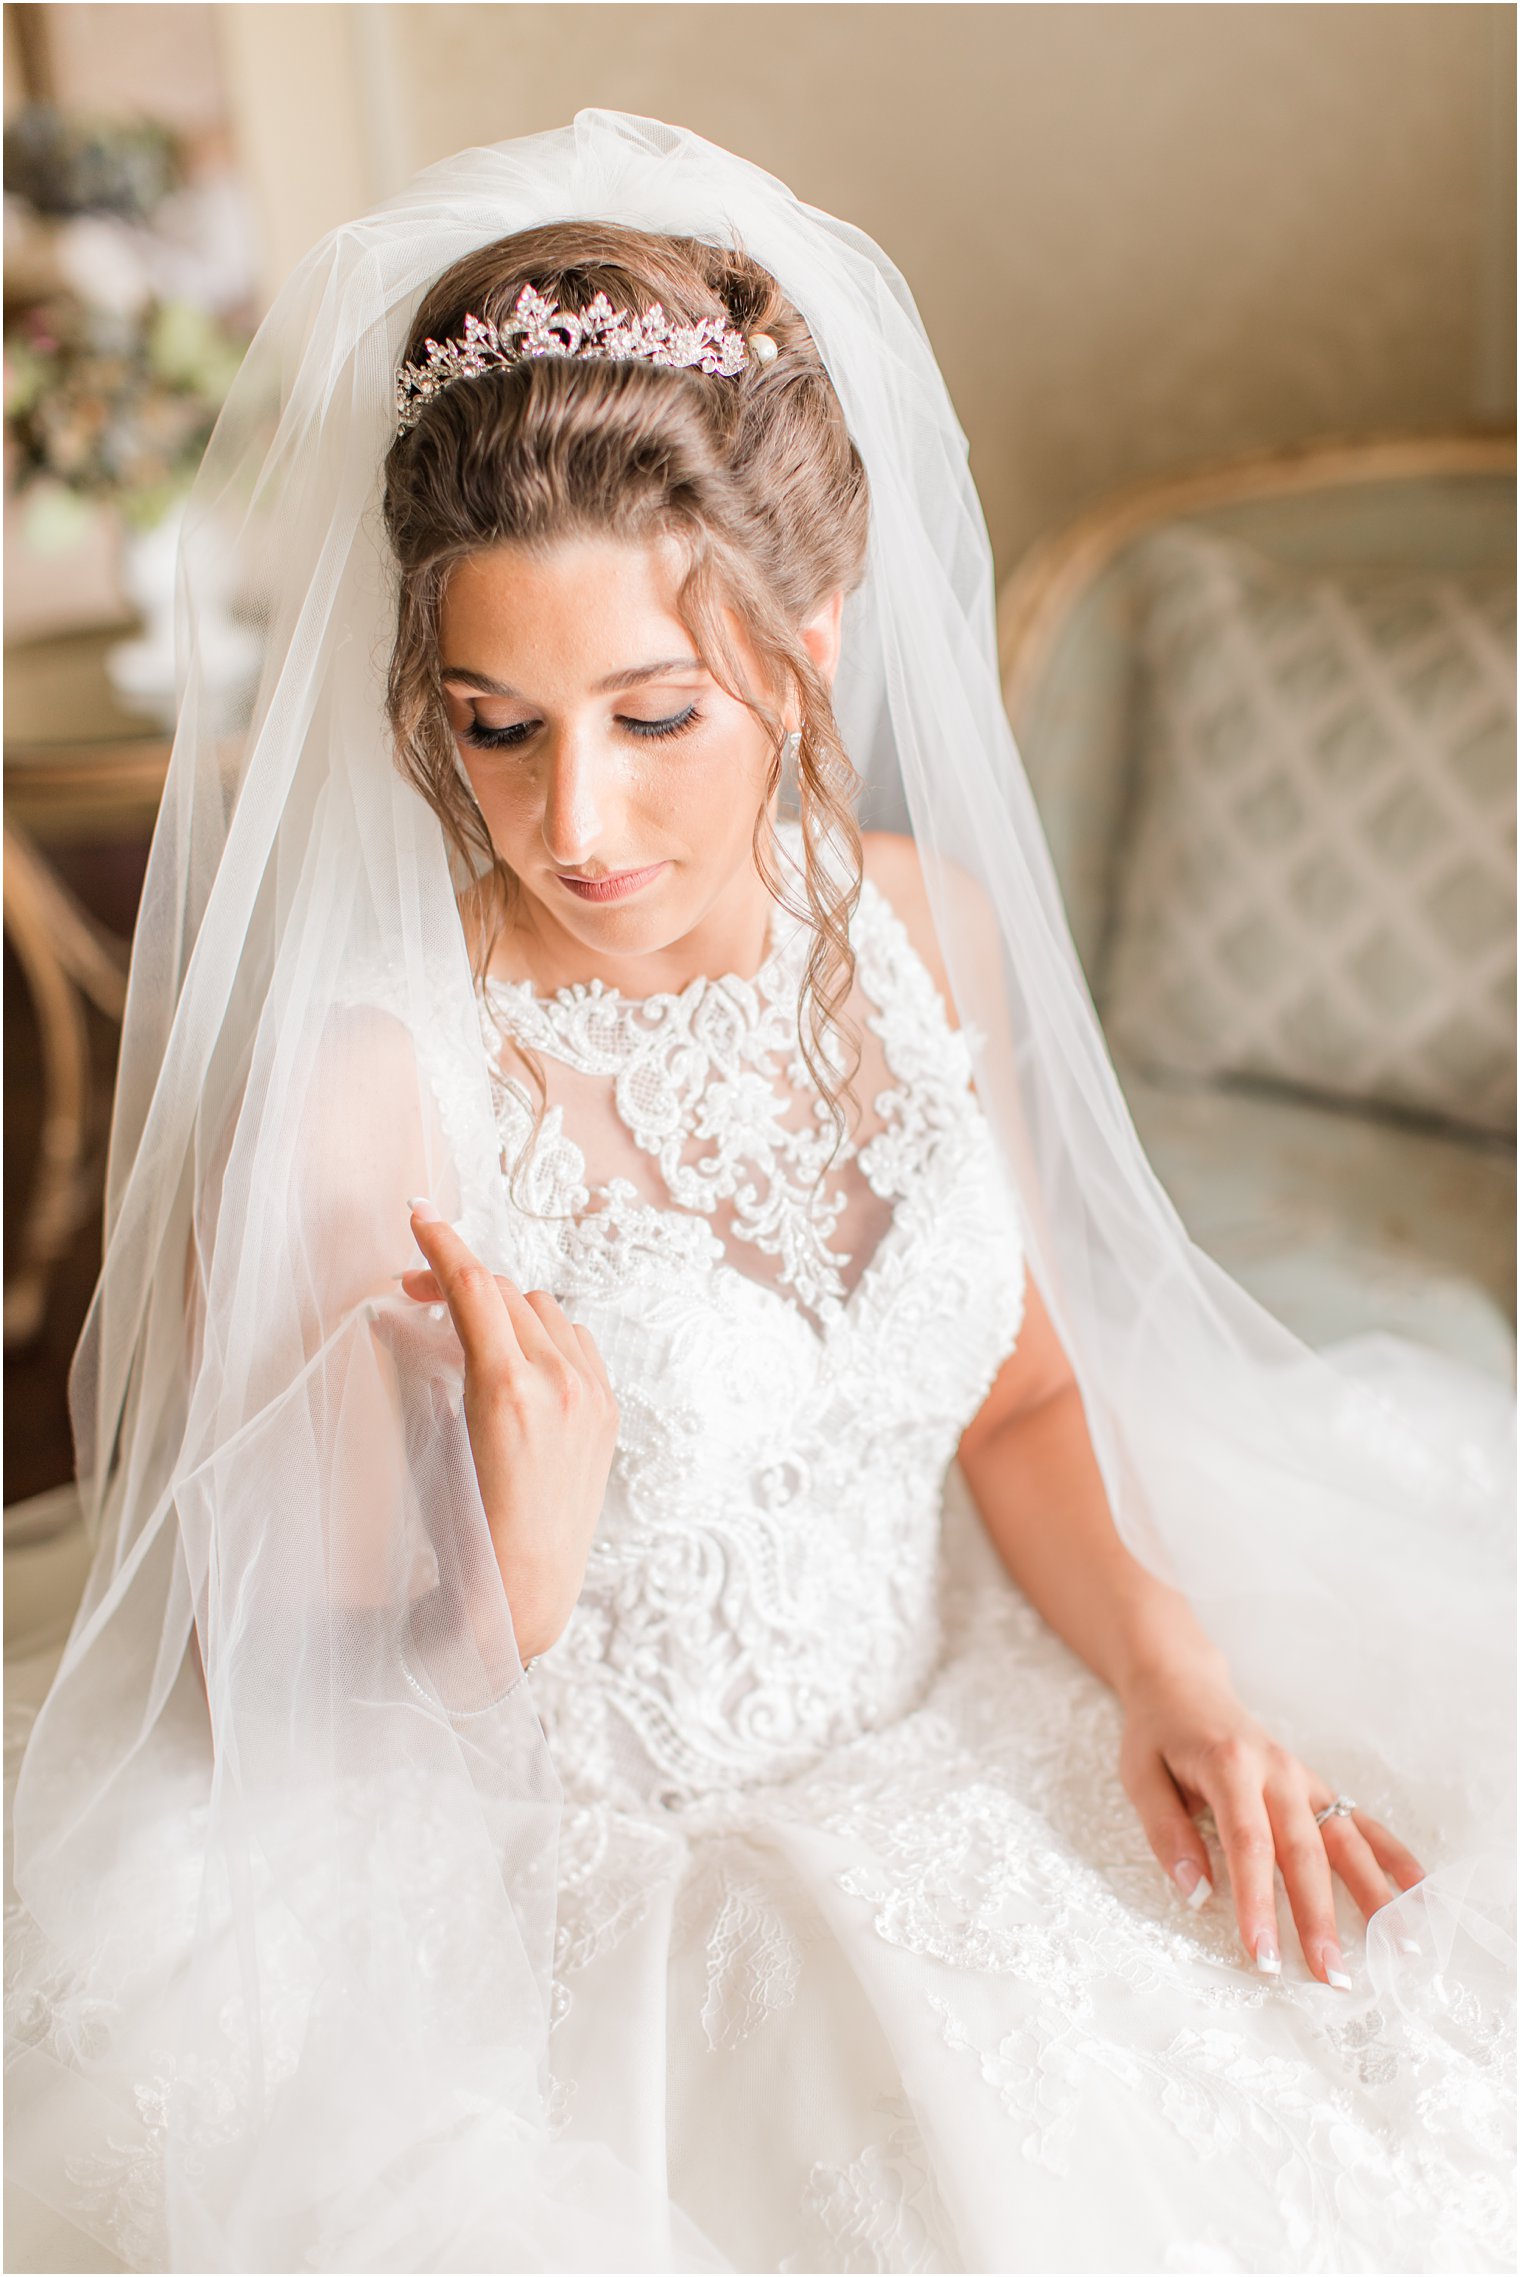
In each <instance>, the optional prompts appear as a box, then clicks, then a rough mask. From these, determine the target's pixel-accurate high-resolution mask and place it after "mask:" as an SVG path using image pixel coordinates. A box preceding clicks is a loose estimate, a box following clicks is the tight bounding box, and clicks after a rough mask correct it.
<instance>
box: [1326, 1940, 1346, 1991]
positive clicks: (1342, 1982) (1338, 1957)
mask: <svg viewBox="0 0 1520 2277" xmlns="http://www.w3.org/2000/svg"><path fill="white" fill-rule="evenodd" d="M1320 1959H1321V1960H1322V1961H1323V1962H1324V1964H1325V1982H1326V1984H1333V1985H1334V1986H1335V1988H1336V1990H1337V1992H1349V1991H1350V1990H1351V1979H1350V1977H1348V1976H1347V1974H1346V1964H1345V1961H1344V1959H1343V1957H1342V1954H1341V1949H1340V1947H1339V1945H1326V1946H1325V1947H1324V1948H1323V1950H1322V1951H1321V1954H1320Z"/></svg>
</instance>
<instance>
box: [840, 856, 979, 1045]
mask: <svg viewBox="0 0 1520 2277" xmlns="http://www.w3.org/2000/svg"><path fill="white" fill-rule="evenodd" d="M860 858H861V868H862V870H863V872H864V874H865V876H866V877H867V878H869V879H870V881H871V883H872V885H874V886H875V887H876V889H877V891H878V892H879V893H880V894H881V895H882V897H883V899H884V900H886V901H887V902H889V903H890V904H891V906H892V908H893V910H894V911H895V912H896V914H897V916H898V917H899V918H900V919H901V920H902V924H903V927H904V929H905V931H906V933H907V935H908V939H909V940H910V941H911V942H912V944H913V946H914V948H915V949H916V950H917V952H918V954H919V956H920V957H921V958H922V960H923V962H924V964H925V965H926V967H927V968H928V971H929V973H930V975H931V977H932V979H933V981H934V985H935V987H936V988H937V989H938V990H939V992H940V995H941V996H942V997H943V998H944V1000H945V1008H946V1011H947V1012H948V1014H949V1017H950V1024H951V1026H952V1027H958V1026H959V1025H960V1021H959V1016H958V1014H957V1012H956V1009H955V999H954V997H953V995H952V994H951V989H950V975H949V972H948V969H947V967H946V964H945V952H944V947H943V944H942V942H941V940H940V934H939V927H938V925H937V924H936V923H935V921H934V909H933V905H932V903H931V902H930V899H929V886H928V881H927V879H926V878H925V876H924V866H923V860H922V857H921V856H920V854H919V851H918V845H917V842H916V840H914V839H912V838H910V837H908V836H907V835H906V833H905V832H902V831H898V830H863V831H862V832H861V834H860ZM943 873H944V879H945V884H946V887H947V889H948V891H949V892H950V893H951V894H952V895H953V897H954V901H955V907H956V910H957V913H958V915H960V916H961V917H963V918H964V919H965V920H966V923H967V926H968V930H969V934H970V937H971V940H972V943H973V946H974V948H975V950H976V952H977V954H978V956H981V955H983V954H991V953H993V952H994V951H995V949H996V946H997V919H996V917H995V916H994V915H993V912H992V909H991V906H990V904H989V903H988V900H987V896H986V892H985V890H984V888H983V887H982V885H981V884H980V883H979V882H978V880H977V879H975V878H973V877H971V876H970V875H969V873H968V872H967V871H965V870H963V869H962V868H961V867H960V865H959V864H958V863H954V862H946V863H945V864H944V865H943Z"/></svg>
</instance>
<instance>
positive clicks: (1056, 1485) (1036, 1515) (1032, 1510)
mask: <svg viewBox="0 0 1520 2277" xmlns="http://www.w3.org/2000/svg"><path fill="white" fill-rule="evenodd" d="M959 1459H960V1465H961V1469H962V1470H963V1471H964V1473H965V1476H966V1483H967V1485H968V1486H969V1487H970V1489H971V1495H972V1499H973V1501H974V1502H975V1504H976V1506H977V1509H978V1511H979V1512H980V1514H981V1517H982V1521H983V1523H984V1524H985V1526H986V1528H987V1531H988V1533H989V1534H990V1535H991V1537H992V1541H993V1543H994V1546H995V1547H996V1549H997V1553H998V1555H999V1557H1000V1558H1001V1559H1002V1561H1003V1564H1004V1565H1005V1566H1006V1567H1007V1569H1008V1571H1009V1573H1010V1574H1011V1575H1012V1576H1013V1578H1014V1580H1015V1581H1016V1582H1017V1583H1018V1585H1019V1587H1020V1588H1021V1589H1022V1590H1023V1592H1024V1594H1025V1596H1026V1597H1027V1598H1028V1599H1029V1601H1030V1603H1031V1604H1032V1605H1033V1606H1034V1607H1035V1609H1036V1611H1037V1612H1039V1613H1040V1614H1041V1615H1042V1616H1043V1618H1044V1619H1045V1620H1046V1621H1048V1622H1049V1624H1050V1626H1051V1628H1053V1629H1054V1630H1055V1632H1056V1634H1057V1635H1058V1636H1059V1637H1062V1638H1063V1639H1064V1640H1065V1642H1066V1643H1067V1644H1069V1645H1070V1646H1071V1648H1072V1650H1073V1651H1074V1652H1076V1653H1079V1654H1080V1655H1081V1657H1082V1659H1083V1660H1085V1661H1086V1663H1087V1665H1088V1667H1089V1668H1091V1669H1093V1670H1094V1671H1095V1673H1096V1674H1097V1675H1099V1676H1101V1677H1102V1678H1103V1680H1104V1682H1105V1683H1106V1684H1108V1685H1110V1686H1111V1687H1112V1688H1113V1690H1114V1691H1115V1692H1118V1693H1120V1694H1121V1695H1122V1694H1124V1693H1126V1692H1128V1691H1129V1690H1131V1689H1132V1688H1133V1686H1134V1685H1135V1684H1136V1683H1138V1682H1141V1681H1143V1680H1144V1679H1145V1678H1146V1677H1147V1676H1148V1675H1150V1674H1151V1673H1153V1672H1154V1671H1155V1670H1156V1669H1158V1668H1162V1669H1170V1670H1177V1669H1179V1668H1182V1667H1189V1668H1193V1669H1196V1670H1197V1671H1198V1673H1199V1675H1200V1676H1204V1675H1209V1676H1213V1677H1216V1678H1218V1679H1220V1680H1226V1678H1227V1672H1226V1666H1225V1661H1224V1656H1223V1654H1222V1653H1221V1652H1220V1650H1219V1648H1218V1646H1217V1645H1216V1644H1215V1643H1214V1642H1213V1640H1212V1639H1211V1638H1210V1637H1209V1636H1208V1635H1207V1633H1206V1632H1205V1631H1204V1629H1203V1628H1202V1626H1201V1624H1200V1623H1199V1621H1198V1618H1197V1615H1196V1614H1195V1613H1194V1611H1193V1608H1192V1606H1191V1604H1190V1603H1189V1601H1188V1599H1187V1598H1186V1597H1185V1596H1183V1595H1182V1593H1181V1592H1180V1591H1179V1590H1176V1589H1172V1588H1170V1587H1169V1586H1168V1584H1167V1583H1166V1582H1164V1581H1162V1580H1161V1578H1160V1577H1159V1575H1157V1574H1154V1573H1152V1572H1151V1570H1150V1568H1149V1567H1148V1566H1145V1565H1142V1564H1141V1563H1140V1561H1139V1559H1137V1558H1136V1557H1135V1556H1134V1555H1133V1554H1132V1552H1131V1551H1130V1550H1129V1549H1128V1548H1127V1547H1126V1546H1125V1544H1124V1542H1123V1541H1122V1540H1121V1538H1120V1536H1119V1533H1118V1530H1117V1528H1116V1527H1115V1524H1114V1521H1113V1517H1112V1514H1111V1512H1110V1509H1109V1503H1108V1496H1107V1493H1106V1491H1105V1489H1104V1485H1103V1478H1102V1474H1101V1472H1100V1471H1099V1469H1098V1462H1097V1457H1096V1456H1095V1454H1094V1453H1093V1445H1092V1439H1091V1437H1090V1435H1089V1433H1088V1428H1087V1418H1086V1415H1085V1414H1084V1412H1083V1407H1082V1395H1081V1392H1080V1389H1079V1387H1078V1385H1077V1381H1076V1378H1075V1376H1074V1375H1073V1373H1072V1370H1071V1364H1070V1362H1069V1361H1068V1359H1067V1357H1066V1354H1065V1352H1064V1351H1063V1349H1062V1347H1061V1343H1060V1340H1059V1338H1058V1337H1057V1335H1056V1332H1055V1329H1054V1326H1053V1325H1052V1323H1051V1319H1050V1315H1049V1313H1048V1312H1047V1311H1046V1309H1045V1303H1044V1300H1043V1298H1042V1297H1041V1295H1040V1292H1039V1290H1038V1288H1037V1287H1036V1286H1035V1284H1034V1282H1033V1281H1032V1280H1031V1281H1029V1282H1028V1283H1027V1284H1026V1289H1025V1298H1024V1322H1023V1326H1022V1328H1021V1329H1020V1331H1019V1339H1018V1343H1017V1345H1016V1347H1015V1349H1014V1351H1013V1352H1012V1353H1011V1354H1010V1355H1009V1357H1008V1359H1007V1360H1006V1361H1005V1362H1004V1364H1003V1366H1002V1368H1001V1369H1000V1370H999V1371H998V1375H997V1378H996V1380H995V1381H994V1383H993V1386H992V1389H991V1391H990V1392H989V1393H988V1395H987V1397H986V1399H985V1401H984V1402H983V1404H982V1406H981V1408H980V1409H979V1410H978V1412H977V1414H976V1415H975V1416H974V1417H973V1418H972V1420H971V1422H970V1424H969V1425H968V1426H967V1428H966V1431H965V1433H964V1434H963V1436H962V1438H961V1443H960V1449H959Z"/></svg>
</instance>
